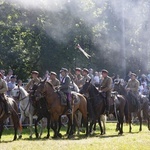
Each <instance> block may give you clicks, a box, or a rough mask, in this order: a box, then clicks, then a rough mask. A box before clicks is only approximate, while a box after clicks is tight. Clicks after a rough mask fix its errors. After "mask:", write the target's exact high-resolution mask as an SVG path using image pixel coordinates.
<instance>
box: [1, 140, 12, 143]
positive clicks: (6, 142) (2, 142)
mask: <svg viewBox="0 0 150 150" xmlns="http://www.w3.org/2000/svg"><path fill="white" fill-rule="evenodd" d="M11 142H14V141H13V140H11V141H10V140H9V141H0V143H11Z"/></svg>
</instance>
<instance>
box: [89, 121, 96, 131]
mask: <svg viewBox="0 0 150 150" xmlns="http://www.w3.org/2000/svg"><path fill="white" fill-rule="evenodd" d="M94 124H95V120H92V121H91V122H90V127H89V133H90V134H92V127H93V125H94Z"/></svg>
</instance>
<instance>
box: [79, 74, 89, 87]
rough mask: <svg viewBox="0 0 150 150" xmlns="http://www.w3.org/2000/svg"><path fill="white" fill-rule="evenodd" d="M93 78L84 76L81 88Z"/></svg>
mask: <svg viewBox="0 0 150 150" xmlns="http://www.w3.org/2000/svg"><path fill="white" fill-rule="evenodd" d="M90 79H91V77H90V76H89V75H86V76H83V78H82V79H81V87H82V86H83V85H84V84H85V82H86V81H89V80H90Z"/></svg>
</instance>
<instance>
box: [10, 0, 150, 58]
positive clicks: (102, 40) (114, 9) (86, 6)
mask: <svg viewBox="0 0 150 150" xmlns="http://www.w3.org/2000/svg"><path fill="white" fill-rule="evenodd" d="M7 1H8V2H9V3H11V4H17V5H15V6H16V7H17V8H26V9H29V10H32V9H33V10H37V11H35V12H37V13H38V10H43V11H44V12H45V13H47V15H49V18H48V19H47V20H44V28H45V31H46V32H47V33H48V34H49V35H50V36H51V37H52V38H54V39H55V40H57V41H63V40H64V37H65V36H66V35H67V34H68V33H69V31H71V30H74V24H73V22H74V19H75V18H78V19H81V20H82V21H84V22H85V24H86V25H87V27H90V28H92V30H93V32H94V34H95V36H93V39H92V40H93V43H94V44H96V46H98V47H100V48H101V49H103V50H107V49H111V50H112V51H118V52H120V50H121V49H123V48H122V46H125V47H124V49H125V51H126V57H129V56H131V55H133V56H134V55H136V56H138V55H139V58H140V57H141V56H143V57H144V55H142V54H144V53H147V51H146V50H148V49H150V40H149V35H150V28H149V26H150V23H149V20H150V1H149V0H7ZM68 9H69V13H71V15H72V16H73V18H72V19H70V20H68V21H67V25H65V24H63V23H62V22H63V20H66V18H64V19H63V17H65V16H63V15H61V14H59V13H60V12H62V11H63V12H64V13H65V12H66V13H67V11H68ZM51 13H58V14H59V15H58V18H51V15H50V14H51ZM112 16H113V17H114V18H115V19H116V20H118V21H116V20H115V22H113V19H114V18H113V19H112ZM51 22H52V24H53V25H51ZM116 22H117V24H115V23H116ZM108 27H109V30H107V29H108ZM121 38H122V39H121ZM123 41H124V42H125V43H124V44H123ZM133 48H134V49H135V48H137V53H136V54H135V53H132V49H133ZM141 51H143V53H141ZM147 56H148V55H147Z"/></svg>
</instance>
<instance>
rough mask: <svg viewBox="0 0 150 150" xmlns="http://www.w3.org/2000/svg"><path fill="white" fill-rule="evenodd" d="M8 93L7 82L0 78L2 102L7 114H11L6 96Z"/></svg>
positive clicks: (0, 98) (0, 97)
mask: <svg viewBox="0 0 150 150" xmlns="http://www.w3.org/2000/svg"><path fill="white" fill-rule="evenodd" d="M7 91H8V86H7V84H6V81H5V80H3V79H2V78H0V100H1V101H2V102H3V103H4V107H5V112H6V114H9V112H8V104H7V101H6V98H5V95H4V94H5V93H6V92H7Z"/></svg>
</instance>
